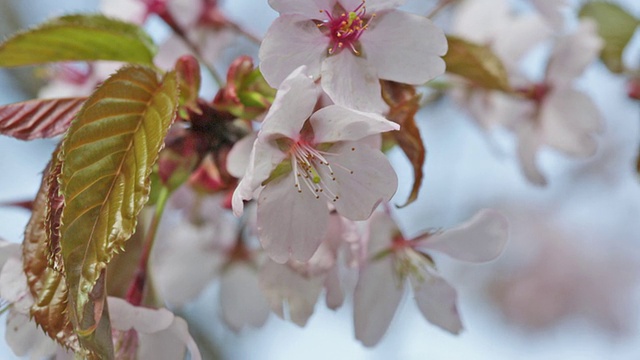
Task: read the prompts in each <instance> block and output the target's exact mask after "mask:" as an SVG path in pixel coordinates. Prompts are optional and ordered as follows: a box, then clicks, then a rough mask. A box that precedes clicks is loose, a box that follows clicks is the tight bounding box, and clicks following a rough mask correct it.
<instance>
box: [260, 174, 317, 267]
mask: <svg viewBox="0 0 640 360" xmlns="http://www.w3.org/2000/svg"><path fill="white" fill-rule="evenodd" d="M294 177H295V175H294V173H293V172H292V173H290V174H287V175H285V176H282V177H281V178H279V179H275V180H273V181H271V182H270V183H268V184H267V185H266V186H265V188H264V189H263V190H262V191H261V192H260V195H259V197H258V237H259V238H260V242H261V243H262V247H263V248H264V249H265V251H266V252H267V253H268V254H269V257H271V259H273V260H274V261H276V262H278V263H281V264H282V263H285V262H286V261H287V260H289V258H293V259H295V260H298V261H302V262H306V261H307V260H309V259H310V258H311V256H312V255H313V253H315V251H316V250H317V249H318V246H319V245H320V242H322V239H323V238H324V235H325V232H326V231H327V223H328V221H329V209H328V208H327V202H326V200H325V198H323V197H320V198H319V199H317V198H316V197H315V195H314V194H312V193H311V190H309V189H307V188H306V187H305V185H304V184H303V183H302V181H301V182H300V187H301V191H300V192H298V191H297V189H296V187H295V186H294V184H295V183H294Z"/></svg>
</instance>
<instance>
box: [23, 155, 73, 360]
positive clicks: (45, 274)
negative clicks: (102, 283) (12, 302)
mask: <svg viewBox="0 0 640 360" xmlns="http://www.w3.org/2000/svg"><path fill="white" fill-rule="evenodd" d="M55 154H57V151H56V152H55V153H54V160H55V156H56V155H55ZM54 168H55V166H54ZM51 177H52V172H51V171H50V170H49V169H47V170H46V171H45V174H44V177H43V181H42V185H41V187H40V190H39V191H38V195H37V196H36V199H35V200H34V203H33V212H32V215H31V219H30V220H29V223H28V224H27V228H26V231H25V236H24V243H23V247H22V251H23V253H22V255H23V261H24V272H25V274H26V275H27V284H28V285H29V290H30V291H31V295H32V296H33V299H34V304H33V306H32V307H31V315H32V316H33V318H34V320H35V321H36V323H37V324H38V325H40V327H41V328H42V330H44V332H45V333H46V334H47V335H49V336H50V337H51V338H52V339H54V340H56V341H57V342H58V343H59V344H60V345H62V346H64V347H67V348H70V349H72V350H74V351H78V350H79V343H78V337H77V336H76V335H75V334H74V332H73V327H72V325H71V322H70V319H69V317H68V311H67V292H68V290H67V286H66V283H65V279H64V276H63V275H62V273H60V272H58V271H55V270H54V269H52V268H51V267H50V266H49V261H48V258H49V246H47V230H46V226H45V218H46V213H47V203H48V198H47V196H48V194H49V193H50V191H49V185H50V184H51V181H50V180H49V179H50V178H51Z"/></svg>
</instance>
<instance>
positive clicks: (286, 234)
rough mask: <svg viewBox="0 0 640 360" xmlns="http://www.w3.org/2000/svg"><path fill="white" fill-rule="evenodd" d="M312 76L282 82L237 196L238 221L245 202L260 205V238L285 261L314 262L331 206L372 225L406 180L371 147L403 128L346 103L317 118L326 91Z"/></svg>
mask: <svg viewBox="0 0 640 360" xmlns="http://www.w3.org/2000/svg"><path fill="white" fill-rule="evenodd" d="M305 70H306V69H305V68H304V67H300V68H298V69H296V71H294V72H293V73H292V74H291V75H290V76H289V77H288V78H287V79H286V80H285V81H284V82H283V83H282V85H281V87H280V89H279V91H278V93H277V95H276V99H275V101H274V103H273V105H272V107H271V109H270V110H269V113H268V114H267V116H266V117H265V120H264V121H263V123H262V128H261V129H260V132H259V133H258V137H257V139H256V141H255V143H254V147H253V151H252V154H251V159H250V163H249V167H248V169H247V171H246V174H245V176H244V177H243V178H242V180H241V182H240V184H238V187H237V189H236V191H235V193H234V195H233V209H234V212H235V214H236V215H238V216H239V215H240V214H241V213H242V209H243V203H242V201H243V200H251V199H253V198H257V199H258V209H257V212H258V215H257V216H258V228H257V230H258V237H259V239H260V241H261V243H262V246H263V248H264V249H265V250H266V252H267V253H268V254H269V256H270V257H271V258H272V259H273V260H275V261H276V262H278V263H285V262H286V261H287V260H288V259H289V258H293V259H295V260H298V261H307V260H309V258H311V256H312V255H313V254H314V253H315V251H316V249H317V248H318V246H319V244H320V242H321V241H322V239H323V238H324V235H325V233H326V231H327V223H328V220H329V207H328V206H329V204H331V206H333V207H335V209H336V211H337V212H338V213H339V214H340V215H342V216H344V217H346V218H348V219H351V220H366V219H368V218H369V216H370V215H371V213H372V212H373V210H374V209H375V207H376V206H377V205H378V204H379V203H380V202H381V201H388V200H389V199H390V198H391V197H392V196H393V194H394V193H395V191H396V188H397V181H398V179H397V176H396V174H395V172H394V170H393V168H392V167H391V165H390V164H389V161H388V160H387V158H386V157H385V156H384V155H383V154H382V152H380V150H378V149H374V148H372V147H371V146H370V145H369V143H368V141H367V138H368V137H370V136H371V135H378V134H380V133H381V132H385V131H390V130H396V129H398V125H397V124H395V123H393V122H391V121H388V120H386V119H385V118H383V117H381V116H379V115H376V114H373V113H364V112H360V111H355V110H351V109H347V108H345V107H342V106H338V105H330V106H327V107H324V108H322V109H320V110H318V111H316V112H314V107H315V105H316V102H317V99H318V93H317V90H316V86H315V84H314V82H313V80H312V79H311V78H310V77H309V76H308V75H307V74H306V71H305ZM256 190H259V193H257V194H254V193H255V192H256Z"/></svg>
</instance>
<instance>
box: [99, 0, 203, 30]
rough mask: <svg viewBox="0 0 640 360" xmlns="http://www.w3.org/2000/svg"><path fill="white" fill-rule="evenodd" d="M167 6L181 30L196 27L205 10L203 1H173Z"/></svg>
mask: <svg viewBox="0 0 640 360" xmlns="http://www.w3.org/2000/svg"><path fill="white" fill-rule="evenodd" d="M107 1H108V0H107ZM166 4H167V10H169V13H170V14H171V16H172V17H173V19H174V20H175V21H176V23H177V24H178V26H180V28H181V29H189V28H192V27H194V26H195V25H196V22H197V21H198V19H199V18H200V15H201V14H202V11H203V10H204V2H203V1H201V0H171V1H167V2H166Z"/></svg>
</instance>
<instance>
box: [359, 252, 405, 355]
mask: <svg viewBox="0 0 640 360" xmlns="http://www.w3.org/2000/svg"><path fill="white" fill-rule="evenodd" d="M393 259H394V258H393V257H392V255H387V256H385V257H384V258H382V259H378V260H373V261H371V262H370V263H368V264H366V265H365V266H364V267H363V268H362V269H361V270H360V277H359V279H358V284H357V285H356V290H355V293H354V295H353V322H354V329H355V335H356V339H358V340H360V342H362V344H364V345H365V346H374V345H375V344H377V343H378V341H380V339H381V338H382V336H383V335H384V333H385V332H386V331H387V328H388V327H389V324H390V323H391V320H392V319H393V315H394V314H395V312H396V309H397V308H398V304H399V303H400V299H401V298H402V295H403V293H404V284H402V283H401V282H399V279H398V277H397V276H396V275H395V268H394V262H393Z"/></svg>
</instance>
